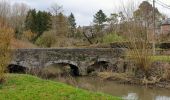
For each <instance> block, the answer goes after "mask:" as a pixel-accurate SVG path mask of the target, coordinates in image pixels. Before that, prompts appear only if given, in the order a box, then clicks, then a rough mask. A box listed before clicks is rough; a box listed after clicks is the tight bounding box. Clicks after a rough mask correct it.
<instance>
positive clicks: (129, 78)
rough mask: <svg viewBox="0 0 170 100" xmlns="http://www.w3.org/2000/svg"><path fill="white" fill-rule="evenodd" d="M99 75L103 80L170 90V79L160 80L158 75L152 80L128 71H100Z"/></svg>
mask: <svg viewBox="0 0 170 100" xmlns="http://www.w3.org/2000/svg"><path fill="white" fill-rule="evenodd" d="M97 77H99V78H101V79H103V80H108V81H114V82H115V83H119V84H127V85H136V86H143V87H148V88H165V89H168V90H170V81H168V80H160V79H159V78H156V77H152V79H151V80H148V79H146V78H143V79H140V78H136V77H134V76H133V75H127V74H126V73H110V72H100V73H98V74H97Z"/></svg>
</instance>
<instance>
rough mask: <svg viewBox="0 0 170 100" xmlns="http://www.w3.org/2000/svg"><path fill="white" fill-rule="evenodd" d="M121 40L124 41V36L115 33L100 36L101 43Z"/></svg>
mask: <svg viewBox="0 0 170 100" xmlns="http://www.w3.org/2000/svg"><path fill="white" fill-rule="evenodd" d="M122 41H124V38H123V37H121V36H119V35H117V34H116V33H110V34H106V35H104V37H103V38H102V42H103V43H112V42H122Z"/></svg>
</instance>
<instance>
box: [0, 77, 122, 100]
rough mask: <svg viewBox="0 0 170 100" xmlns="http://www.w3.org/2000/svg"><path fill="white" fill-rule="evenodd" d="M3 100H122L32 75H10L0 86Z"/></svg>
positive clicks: (0, 96) (0, 97) (0, 94)
mask: <svg viewBox="0 0 170 100" xmlns="http://www.w3.org/2000/svg"><path fill="white" fill-rule="evenodd" d="M0 99H1V100H18V99H19V100H21V99H22V100H33V99H34V100H101V99H102V100H120V98H118V97H113V96H110V95H106V94H102V93H94V92H89V91H86V90H82V89H78V88H74V87H72V86H68V85H66V84H63V83H59V82H53V81H49V80H43V79H40V78H37V77H34V76H31V75H22V74H8V75H7V78H6V82H5V83H4V84H3V85H0Z"/></svg>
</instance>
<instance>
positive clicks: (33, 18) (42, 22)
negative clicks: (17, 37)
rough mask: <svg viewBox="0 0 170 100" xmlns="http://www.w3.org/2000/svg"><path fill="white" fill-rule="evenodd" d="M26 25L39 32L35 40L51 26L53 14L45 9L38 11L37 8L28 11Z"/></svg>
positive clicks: (29, 28) (27, 27)
mask: <svg viewBox="0 0 170 100" xmlns="http://www.w3.org/2000/svg"><path fill="white" fill-rule="evenodd" d="M25 27H26V29H27V30H31V32H33V33H37V34H36V36H35V38H34V39H33V41H34V42H35V41H36V40H37V38H38V37H40V36H41V35H42V33H43V32H44V31H48V30H49V29H50V28H51V14H50V13H48V12H45V11H43V12H42V11H38V12H36V10H35V9H33V10H30V11H28V14H27V17H26V20H25Z"/></svg>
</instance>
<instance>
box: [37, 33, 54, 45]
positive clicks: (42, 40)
mask: <svg viewBox="0 0 170 100" xmlns="http://www.w3.org/2000/svg"><path fill="white" fill-rule="evenodd" d="M55 42H56V36H55V34H54V32H52V31H47V32H44V33H43V35H42V36H40V37H39V38H38V39H37V40H36V44H37V45H38V46H41V47H51V46H52V45H53V44H54V43H55Z"/></svg>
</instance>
